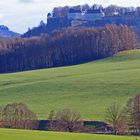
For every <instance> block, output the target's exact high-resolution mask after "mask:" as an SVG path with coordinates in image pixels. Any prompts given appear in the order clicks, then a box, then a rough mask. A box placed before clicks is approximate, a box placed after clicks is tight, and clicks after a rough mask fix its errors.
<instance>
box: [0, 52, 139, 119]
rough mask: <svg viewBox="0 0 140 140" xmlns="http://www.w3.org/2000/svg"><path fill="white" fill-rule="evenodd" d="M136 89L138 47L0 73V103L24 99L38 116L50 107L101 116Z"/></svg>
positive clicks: (44, 113)
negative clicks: (81, 61) (90, 58)
mask: <svg viewBox="0 0 140 140" xmlns="http://www.w3.org/2000/svg"><path fill="white" fill-rule="evenodd" d="M139 92H140V51H139V50H135V51H129V52H122V53H120V54H119V55H116V56H114V57H110V58H107V59H103V60H99V61H94V62H90V63H86V64H82V65H76V66H70V67H61V68H53V69H44V70H36V71H29V72H20V73H13V74H1V75H0V104H1V105H5V104H7V103H11V102H24V103H26V104H27V105H28V106H29V107H30V108H31V109H32V110H33V111H34V112H35V113H36V114H37V115H38V117H39V118H40V119H47V116H48V113H49V112H50V110H59V109H62V108H72V109H74V110H77V111H79V112H80V113H81V114H82V118H84V119H88V120H104V119H105V109H106V107H107V106H108V105H109V104H110V103H111V102H112V101H113V100H118V101H119V102H120V104H121V105H122V106H123V105H124V104H125V103H126V102H127V100H128V99H129V98H130V97H132V96H134V95H136V94H137V93H139Z"/></svg>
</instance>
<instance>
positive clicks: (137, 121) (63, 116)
mask: <svg viewBox="0 0 140 140" xmlns="http://www.w3.org/2000/svg"><path fill="white" fill-rule="evenodd" d="M106 111H107V115H106V122H107V123H106V124H105V123H100V125H101V124H102V126H101V129H100V128H96V126H93V125H91V126H90V127H87V126H85V124H84V121H83V120H82V118H81V115H80V113H78V112H76V111H73V110H70V109H62V110H60V111H58V112H55V111H51V112H50V114H49V117H48V120H47V124H46V127H45V129H46V130H49V131H63V132H65V131H66V132H89V133H97V132H99V131H100V133H112V134H113V133H114V134H115V135H117V134H132V133H138V132H140V94H138V95H136V96H135V97H134V98H131V99H130V100H129V101H128V102H127V104H126V106H125V107H124V108H122V107H121V106H120V105H119V104H118V103H117V102H113V103H112V104H111V105H110V106H109V107H108V108H107V109H106ZM0 127H4V128H16V129H38V128H39V121H38V119H37V116H36V115H35V114H34V113H33V112H32V111H31V110H30V109H28V107H27V106H26V105H25V104H23V103H13V104H8V105H6V106H4V107H0ZM103 127H104V129H102V128H103Z"/></svg>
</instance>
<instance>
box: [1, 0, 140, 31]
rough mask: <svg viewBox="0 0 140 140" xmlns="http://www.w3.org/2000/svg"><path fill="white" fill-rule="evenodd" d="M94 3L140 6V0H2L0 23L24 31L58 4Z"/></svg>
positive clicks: (44, 18)
mask: <svg viewBox="0 0 140 140" xmlns="http://www.w3.org/2000/svg"><path fill="white" fill-rule="evenodd" d="M85 3H88V4H89V5H93V4H94V3H97V4H102V5H103V6H107V5H110V4H116V5H119V6H140V0H0V25H6V26H8V27H9V28H10V29H11V30H13V31H16V32H19V33H23V32H25V31H27V29H28V27H33V26H37V25H38V24H39V21H40V20H44V21H45V22H46V17H47V13H48V12H49V11H51V10H52V9H53V7H56V6H65V5H70V6H71V5H78V4H85Z"/></svg>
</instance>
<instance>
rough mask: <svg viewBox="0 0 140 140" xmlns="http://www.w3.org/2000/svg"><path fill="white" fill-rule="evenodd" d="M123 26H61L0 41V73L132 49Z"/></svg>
mask: <svg viewBox="0 0 140 140" xmlns="http://www.w3.org/2000/svg"><path fill="white" fill-rule="evenodd" d="M135 44H136V39H135V34H134V33H133V31H132V30H131V29H129V28H128V27H127V26H123V25H122V26H116V25H107V26H105V27H101V28H97V29H94V28H81V29H77V28H76V29H75V28H74V29H73V28H69V29H65V30H61V31H56V32H54V33H53V34H52V35H51V36H49V35H42V36H40V37H33V38H30V39H26V38H25V39H22V38H18V39H15V40H10V41H7V40H6V41H3V40H2V41H0V66H1V67H0V73H4V72H14V71H22V70H31V69H41V68H49V67H57V66H65V65H73V64H79V63H83V62H87V61H92V60H96V59H100V58H105V57H108V56H112V55H114V54H116V53H118V52H119V51H124V50H130V49H134V48H135Z"/></svg>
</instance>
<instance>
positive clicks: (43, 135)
mask: <svg viewBox="0 0 140 140" xmlns="http://www.w3.org/2000/svg"><path fill="white" fill-rule="evenodd" d="M0 139H1V140H136V137H122V136H111V135H110V136H109V135H108V136H107V135H93V134H74V133H54V132H39V131H23V130H8V129H0ZM137 140H140V139H139V138H137Z"/></svg>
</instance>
